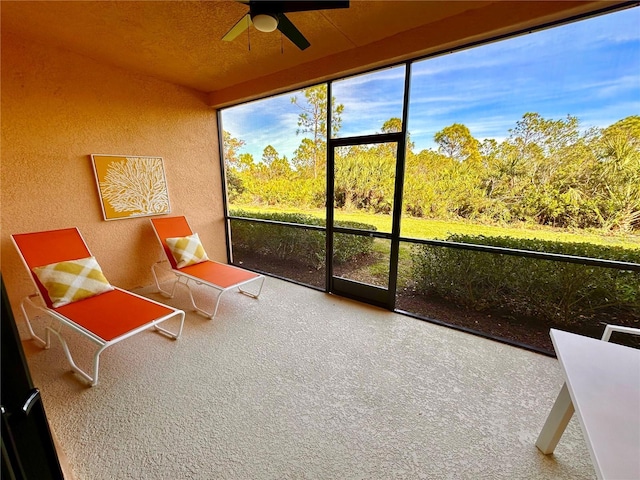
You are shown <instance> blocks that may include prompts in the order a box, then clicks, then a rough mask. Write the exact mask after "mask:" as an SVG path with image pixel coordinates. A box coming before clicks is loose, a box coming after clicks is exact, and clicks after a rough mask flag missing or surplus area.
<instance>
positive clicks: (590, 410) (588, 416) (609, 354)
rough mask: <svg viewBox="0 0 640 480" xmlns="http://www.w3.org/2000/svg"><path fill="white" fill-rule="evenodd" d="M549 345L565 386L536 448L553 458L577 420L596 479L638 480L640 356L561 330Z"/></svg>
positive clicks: (626, 348)
mask: <svg viewBox="0 0 640 480" xmlns="http://www.w3.org/2000/svg"><path fill="white" fill-rule="evenodd" d="M551 340H552V341H553V346H554V348H555V351H556V355H557V357H558V361H559V362H560V366H561V368H562V371H563V373H564V377H565V384H564V385H563V386H562V389H561V390H560V394H559V395H558V398H557V400H556V402H555V404H554V405H553V408H552V409H551V412H550V413H549V417H548V418H547V421H546V423H545V424H544V427H543V428H542V431H541V432H540V436H539V437H538V440H537V442H536V446H537V447H538V448H539V449H540V450H541V451H542V452H543V453H545V454H549V453H553V450H554V449H555V447H556V445H557V444H558V441H559V440H560V437H561V436H562V433H563V432H564V429H565V428H566V426H567V424H568V423H569V420H570V419H571V416H572V415H573V412H574V410H575V412H576V413H577V414H578V415H577V416H578V420H579V421H580V427H581V428H582V432H583V434H584V437H585V440H586V442H587V446H588V448H589V453H590V454H591V460H592V462H593V466H594V468H595V471H596V475H597V476H598V478H600V479H610V480H614V479H615V480H627V479H628V480H638V479H640V350H638V349H635V348H630V347H625V346H622V345H617V344H615V343H609V342H604V341H602V340H597V339H594V338H589V337H584V336H582V335H576V334H573V333H568V332H563V331H561V330H554V329H552V330H551Z"/></svg>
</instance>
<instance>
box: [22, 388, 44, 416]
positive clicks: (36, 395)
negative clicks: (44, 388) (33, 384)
mask: <svg viewBox="0 0 640 480" xmlns="http://www.w3.org/2000/svg"><path fill="white" fill-rule="evenodd" d="M38 400H40V390H38V389H37V388H34V389H33V390H31V392H30V393H29V396H28V397H27V400H26V402H24V405H23V406H22V411H23V412H24V414H25V415H29V413H30V412H31V409H32V408H33V406H34V405H35V404H36V403H37V402H38Z"/></svg>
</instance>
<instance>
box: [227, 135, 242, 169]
mask: <svg viewBox="0 0 640 480" xmlns="http://www.w3.org/2000/svg"><path fill="white" fill-rule="evenodd" d="M245 143H246V142H245V141H244V140H240V139H237V138H235V137H232V136H231V134H230V133H229V132H227V131H226V130H223V132H222V151H223V154H224V161H225V163H226V165H227V166H230V167H236V166H237V165H236V164H237V162H238V154H239V153H238V151H239V150H240V149H241V148H242V147H243V146H244V145H245Z"/></svg>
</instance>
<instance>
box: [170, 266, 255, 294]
mask: <svg viewBox="0 0 640 480" xmlns="http://www.w3.org/2000/svg"><path fill="white" fill-rule="evenodd" d="M178 270H179V271H180V272H182V273H185V274H187V275H192V276H194V277H196V278H199V279H201V280H203V281H205V282H209V283H212V284H214V285H218V286H219V287H221V288H225V289H226V288H229V287H233V286H234V285H237V284H239V283H244V282H246V281H248V280H253V279H254V278H257V277H259V276H260V275H258V274H257V273H253V272H249V271H247V270H243V269H241V268H237V267H234V266H232V265H227V264H223V263H222V264H221V263H216V262H211V261H205V262H202V263H196V264H195V265H189V266H188V267H184V268H179V269H178Z"/></svg>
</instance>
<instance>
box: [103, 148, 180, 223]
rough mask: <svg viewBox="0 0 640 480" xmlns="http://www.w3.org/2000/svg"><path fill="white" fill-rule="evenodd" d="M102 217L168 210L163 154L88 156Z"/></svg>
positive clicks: (130, 215)
mask: <svg viewBox="0 0 640 480" xmlns="http://www.w3.org/2000/svg"><path fill="white" fill-rule="evenodd" d="M91 162H92V164H93V173H94V174H95V177H96V183H97V185H98V192H99V194H100V205H101V206H102V215H103V216H104V219H105V220H118V219H121V218H132V217H145V216H151V215H164V214H166V213H171V206H170V205H169V192H168V191H167V180H166V178H165V175H164V162H163V160H162V157H137V156H133V155H98V154H92V155H91Z"/></svg>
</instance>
